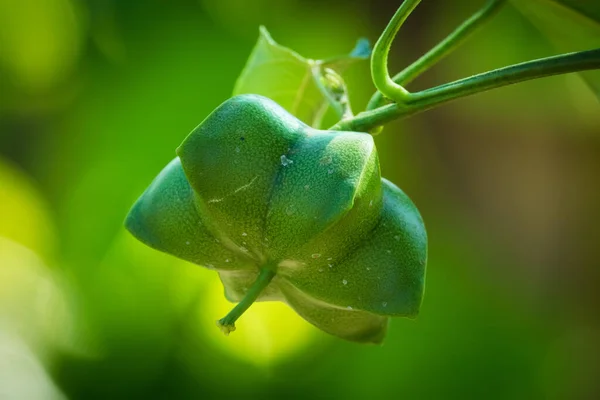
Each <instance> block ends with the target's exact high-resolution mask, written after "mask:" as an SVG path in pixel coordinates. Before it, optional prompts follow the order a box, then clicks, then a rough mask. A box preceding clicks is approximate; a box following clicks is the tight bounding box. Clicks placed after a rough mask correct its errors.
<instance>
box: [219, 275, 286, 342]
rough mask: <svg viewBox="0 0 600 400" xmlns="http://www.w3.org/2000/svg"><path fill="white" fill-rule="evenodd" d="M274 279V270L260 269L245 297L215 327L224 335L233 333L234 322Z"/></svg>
mask: <svg viewBox="0 0 600 400" xmlns="http://www.w3.org/2000/svg"><path fill="white" fill-rule="evenodd" d="M274 277H275V270H274V269H271V268H262V269H261V270H260V272H259V274H258V277H257V278H256V280H255V281H254V283H253V284H252V286H250V288H249V289H248V291H247V292H246V295H245V296H244V298H243V299H242V301H240V302H239V303H238V304H237V305H236V306H235V307H234V308H233V309H232V310H231V311H229V314H227V315H226V316H225V317H224V318H221V319H220V320H218V321H217V326H218V327H219V328H221V330H222V331H223V333H224V334H225V335H229V333H230V332H233V331H235V321H237V319H238V318H239V317H241V316H242V314H243V313H244V312H246V310H247V309H248V308H249V307H250V306H251V305H252V303H254V302H255V301H256V299H258V296H260V294H261V292H262V291H263V290H264V289H265V288H266V287H267V286H268V285H269V283H270V282H271V280H272V279H273V278H274Z"/></svg>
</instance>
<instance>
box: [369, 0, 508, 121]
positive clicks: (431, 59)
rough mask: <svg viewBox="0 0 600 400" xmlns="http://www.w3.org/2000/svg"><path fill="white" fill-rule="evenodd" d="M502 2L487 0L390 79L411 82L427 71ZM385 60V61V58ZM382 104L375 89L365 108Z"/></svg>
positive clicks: (496, 10) (399, 83)
mask: <svg viewBox="0 0 600 400" xmlns="http://www.w3.org/2000/svg"><path fill="white" fill-rule="evenodd" d="M504 4H506V0H489V1H488V2H487V3H486V5H485V6H484V7H483V8H481V9H480V10H479V11H477V12H476V13H475V14H473V15H472V16H471V17H470V18H469V19H467V20H466V21H465V22H463V23H462V24H461V25H460V26H459V27H458V28H456V29H455V30H454V31H453V32H452V33H451V34H450V35H448V36H447V37H446V38H445V39H444V40H442V41H441V42H440V43H438V44H437V45H436V46H435V47H433V48H432V49H431V50H429V51H428V52H427V53H426V54H424V55H423V56H422V57H421V58H419V59H418V60H417V61H415V62H414V63H412V64H411V65H409V66H408V67H406V68H405V69H404V70H403V71H401V72H400V73H398V74H396V75H395V76H394V77H393V78H392V80H393V81H394V82H395V83H396V84H398V85H401V86H404V85H407V84H409V83H410V82H412V81H413V80H414V79H415V78H417V77H418V76H419V75H421V74H422V73H423V72H425V71H427V70H428V69H429V68H431V67H432V66H433V65H435V64H436V63H438V62H439V61H441V60H442V59H443V58H445V57H446V56H447V55H449V54H450V53H452V52H453V51H454V50H455V49H456V48H458V47H459V46H460V45H461V44H463V43H464V42H465V41H466V40H467V39H468V38H469V37H471V35H472V34H473V33H474V32H475V31H477V30H478V29H479V28H481V27H482V26H483V25H484V24H485V23H486V22H488V21H489V20H491V19H492V17H493V16H495V15H496V14H497V13H498V12H499V11H500V9H501V8H502V6H503V5H504ZM385 62H386V63H387V60H386V61H385ZM384 104H385V97H384V96H383V94H382V93H381V92H380V91H377V92H376V93H375V94H374V95H373V97H371V100H370V101H369V104H368V105H367V110H373V109H375V108H377V107H380V106H382V105H384Z"/></svg>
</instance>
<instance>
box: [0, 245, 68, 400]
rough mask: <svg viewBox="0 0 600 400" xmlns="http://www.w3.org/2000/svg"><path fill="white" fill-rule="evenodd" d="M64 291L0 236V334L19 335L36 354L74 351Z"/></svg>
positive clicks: (35, 259) (27, 252)
mask: <svg viewBox="0 0 600 400" xmlns="http://www.w3.org/2000/svg"><path fill="white" fill-rule="evenodd" d="M65 289H66V286H65V282H63V281H62V280H61V279H59V278H58V277H57V276H56V275H55V273H54V272H52V271H51V270H49V269H48V268H47V267H46V266H45V265H44V264H43V263H42V261H41V260H40V259H39V258H38V257H37V256H36V254H35V253H33V252H32V251H30V250H29V249H27V248H25V247H23V246H21V245H20V244H18V243H15V242H13V241H11V240H9V239H7V238H4V237H2V236H0V331H5V332H13V333H14V334H18V336H19V337H20V338H21V340H23V341H25V342H26V343H27V344H28V345H29V346H30V347H31V348H32V349H35V350H36V352H37V353H38V354H46V353H48V352H51V351H52V350H53V349H54V350H56V349H58V348H60V349H63V350H73V349H74V348H73V343H74V341H73V339H74V325H73V318H72V315H71V308H70V306H69V303H68V302H67V296H66V295H65ZM0 398H2V396H0Z"/></svg>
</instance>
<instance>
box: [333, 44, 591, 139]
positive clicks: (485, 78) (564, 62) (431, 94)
mask: <svg viewBox="0 0 600 400" xmlns="http://www.w3.org/2000/svg"><path fill="white" fill-rule="evenodd" d="M591 69H600V48H599V49H594V50H587V51H581V52H576V53H568V54H562V55H559V56H553V57H546V58H541V59H538V60H533V61H528V62H524V63H521V64H515V65H511V66H509V67H504V68H499V69H495V70H493V71H489V72H485V73H482V74H478V75H474V76H471V77H468V78H464V79H460V80H457V81H454V82H450V83H447V84H444V85H440V86H436V87H434V88H431V89H427V90H423V91H421V92H415V93H411V94H410V99H409V101H408V102H407V103H394V104H388V105H385V106H382V107H379V108H377V109H375V110H370V111H365V112H362V113H359V114H358V115H356V116H355V117H353V118H349V119H346V120H342V121H340V122H338V123H337V124H335V125H334V126H333V127H331V128H330V129H331V130H344V131H358V132H369V131H371V130H374V129H375V128H377V127H378V126H381V125H383V124H386V123H388V122H390V121H393V120H395V119H399V118H405V117H407V116H410V115H413V114H416V113H419V112H421V111H425V110H428V109H431V108H434V107H437V106H439V105H441V104H444V103H447V102H449V101H452V100H456V99H459V98H462V97H466V96H470V95H472V94H476V93H481V92H484V91H487V90H490V89H495V88H499V87H503V86H507V85H512V84H514V83H518V82H523V81H527V80H531V79H537V78H543V77H546V76H552V75H559V74H566V73H570V72H578V71H585V70H591Z"/></svg>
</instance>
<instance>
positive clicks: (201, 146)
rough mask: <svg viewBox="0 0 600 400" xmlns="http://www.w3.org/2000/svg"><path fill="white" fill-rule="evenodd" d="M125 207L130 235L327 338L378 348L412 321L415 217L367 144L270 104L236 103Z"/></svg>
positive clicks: (420, 244) (419, 282)
mask: <svg viewBox="0 0 600 400" xmlns="http://www.w3.org/2000/svg"><path fill="white" fill-rule="evenodd" d="M177 155H178V157H177V158H175V159H174V160H173V161H171V163H169V164H168V165H167V166H166V167H165V168H164V169H163V171H162V172H160V174H159V175H158V176H157V177H156V178H155V180H154V181H153V182H152V184H151V185H150V187H148V189H147V190H146V191H145V192H144V193H143V194H142V196H141V197H140V198H139V199H138V201H137V202H136V203H135V204H134V206H133V207H132V209H131V211H130V213H129V215H128V217H127V220H126V227H127V229H128V230H129V231H130V232H131V233H132V234H133V235H134V236H135V237H137V238H138V239H139V240H141V241H142V242H144V243H146V244H147V245H149V246H151V247H153V248H155V249H158V250H160V251H163V252H166V253H170V254H172V255H174V256H176V257H179V258H182V259H184V260H187V261H190V262H193V263H195V264H198V265H201V266H204V267H207V268H210V269H214V270H216V271H217V272H218V274H219V276H220V278H221V281H222V282H223V285H224V287H225V294H226V296H227V298H228V299H229V300H231V301H234V302H237V301H241V300H242V299H243V298H244V296H245V295H246V294H247V292H248V289H249V288H250V287H251V286H252V284H253V283H254V282H255V281H256V280H257V277H258V275H259V272H260V271H261V270H264V269H269V270H271V271H272V272H273V273H274V277H273V278H272V280H271V281H270V282H269V284H268V286H266V287H265V288H263V289H262V290H261V292H260V294H259V296H258V298H257V300H259V301H261V300H263V301H264V300H279V301H283V302H286V303H287V304H289V305H290V306H291V307H292V308H293V309H294V310H295V311H296V312H297V313H298V314H300V315H301V316H302V317H303V318H304V319H306V320H307V321H309V322H310V323H312V324H313V325H315V326H317V327H318V328H320V329H322V330H323V331H325V332H328V333H330V334H333V335H336V336H338V337H341V338H344V339H347V340H352V341H357V342H373V343H379V342H381V341H382V340H383V338H384V336H385V333H386V328H387V322H388V317H393V316H406V317H414V316H416V314H417V313H418V311H419V307H420V304H421V298H422V295H423V289H424V280H425V264H426V258H427V237H426V232H425V227H424V225H423V221H422V219H421V216H420V215H419V212H418V210H417V209H416V207H415V206H414V204H413V203H412V202H411V200H410V199H409V198H408V197H407V196H406V195H405V194H404V193H403V192H402V191H401V190H400V189H399V188H398V187H396V186H395V185H394V184H393V183H391V182H389V181H387V180H386V179H383V178H381V176H380V170H379V161H378V158H377V151H376V149H375V145H374V142H373V138H372V137H371V135H369V134H366V133H359V132H339V131H325V130H316V129H313V128H311V127H309V126H307V125H305V124H304V123H302V122H301V121H299V120H298V119H296V118H295V117H294V116H292V115H291V114H289V113H288V112H287V111H285V110H284V109H283V108H281V107H280V106H279V105H278V104H276V103H275V102H273V101H272V100H270V99H267V98H265V97H262V96H257V95H239V96H236V97H233V98H231V99H229V100H227V101H226V102H224V103H223V104H222V105H221V106H219V107H218V108H217V109H216V110H215V111H213V113H211V114H210V115H209V116H208V117H207V118H206V119H205V120H204V121H203V122H202V123H201V124H200V125H199V126H198V127H197V128H196V129H194V130H193V131H192V133H190V134H189V136H188V137H187V138H186V139H185V140H184V141H183V143H182V144H181V146H180V147H179V148H178V149H177Z"/></svg>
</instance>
